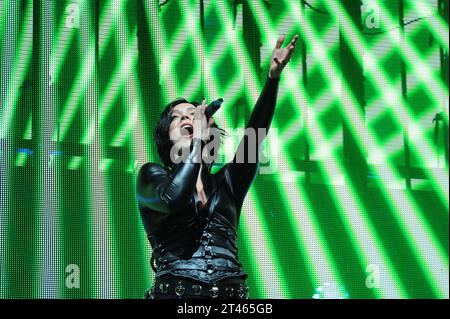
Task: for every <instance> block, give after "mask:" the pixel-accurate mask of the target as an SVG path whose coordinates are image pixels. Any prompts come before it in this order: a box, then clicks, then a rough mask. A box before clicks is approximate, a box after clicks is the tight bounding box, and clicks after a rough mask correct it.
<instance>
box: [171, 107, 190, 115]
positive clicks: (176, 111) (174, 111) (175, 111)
mask: <svg viewBox="0 0 450 319" xmlns="http://www.w3.org/2000/svg"><path fill="white" fill-rule="evenodd" d="M194 110H195V107H193V106H190V107H189V108H188V112H190V111H194ZM173 113H178V114H181V112H180V111H178V110H173V111H172V114H173Z"/></svg>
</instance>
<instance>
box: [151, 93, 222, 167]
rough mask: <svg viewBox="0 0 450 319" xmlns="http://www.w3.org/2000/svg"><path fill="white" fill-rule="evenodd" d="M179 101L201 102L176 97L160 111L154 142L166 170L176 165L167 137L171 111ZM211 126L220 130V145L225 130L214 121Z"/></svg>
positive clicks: (170, 142)
mask: <svg viewBox="0 0 450 319" xmlns="http://www.w3.org/2000/svg"><path fill="white" fill-rule="evenodd" d="M181 103H189V104H192V105H194V106H195V107H197V106H199V105H201V103H199V102H189V101H187V100H186V99H184V98H177V99H176V100H174V101H172V102H170V103H169V104H167V105H166V107H165V108H164V110H163V111H162V113H161V117H160V119H159V121H158V124H157V125H156V129H155V142H156V147H157V150H158V155H159V157H160V158H161V161H162V163H163V166H164V167H165V168H166V169H168V170H172V169H173V168H174V167H175V166H176V164H174V163H173V162H172V160H171V158H170V149H171V148H172V146H173V143H172V141H171V140H170V137H169V128H170V123H171V116H172V111H173V109H174V108H175V106H177V105H178V104H181ZM207 120H208V121H209V117H207ZM211 128H215V129H217V130H219V131H220V135H219V139H220V140H219V145H220V144H221V142H222V137H223V136H226V135H227V132H226V131H225V130H224V129H222V128H220V127H219V126H218V125H217V124H216V123H215V122H214V124H213V125H212V126H211ZM207 142H209V141H207ZM212 165H213V163H211V164H209V165H208V169H211V166H212Z"/></svg>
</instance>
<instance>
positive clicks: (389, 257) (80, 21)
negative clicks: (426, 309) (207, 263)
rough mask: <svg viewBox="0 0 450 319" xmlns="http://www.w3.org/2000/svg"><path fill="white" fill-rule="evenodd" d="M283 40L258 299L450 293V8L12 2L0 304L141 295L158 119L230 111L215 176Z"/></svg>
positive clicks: (255, 251) (2, 34)
mask: <svg viewBox="0 0 450 319" xmlns="http://www.w3.org/2000/svg"><path fill="white" fill-rule="evenodd" d="M280 33H285V34H286V37H287V39H289V40H290V39H291V38H292V37H293V36H294V35H295V34H299V35H300V39H299V41H298V42H297V46H296V49H295V52H294V54H293V56H292V59H291V61H290V62H289V64H288V65H287V67H286V69H285V70H284V71H283V74H282V76H281V82H280V86H279V91H278V99H277V108H276V112H275V116H274V119H273V122H272V126H271V129H270V132H269V136H268V138H267V139H266V141H265V142H264V154H263V155H264V158H263V159H262V160H261V163H262V164H261V169H260V172H259V174H258V176H257V178H256V179H255V181H254V183H253V185H252V187H251V189H250V191H249V193H248V195H247V197H246V200H245V203H244V205H243V208H242V214H241V219H240V224H239V240H238V246H239V257H240V260H241V262H242V264H243V266H244V271H246V272H247V273H248V274H249V277H248V279H247V281H248V284H249V286H250V297H251V298H449V268H448V256H449V255H448V254H449V236H448V234H449V186H448V181H449V174H448V158H449V157H448V150H449V148H448V146H449V144H448V123H449V95H448V50H449V40H448V0H418V1H417V0H414V1H413V0H389V1H387V0H364V1H357V0H352V1H340V0H330V1H328V0H327V1H319V0H308V1H301V0H298V1H291V0H276V1H275V0H272V1H267V0H255V1H250V0H248V1H246V0H241V1H234V0H233V1H232V0H198V1H197V0H178V1H177V0H166V1H162V0H160V1H152V0H58V1H48V0H34V1H33V0H0V43H1V46H0V151H1V152H0V298H143V296H144V292H145V291H146V290H147V289H148V288H150V287H151V285H152V283H153V277H154V273H153V271H152V269H151V267H150V256H151V249H150V245H149V243H148V241H147V238H146V234H145V232H144V228H143V226H142V223H141V220H140V215H139V211H138V208H137V201H136V197H135V181H136V175H137V172H138V169H139V168H140V167H141V166H142V165H143V164H144V163H146V162H159V158H158V155H157V152H156V145H155V142H154V136H153V132H154V128H155V125H156V123H157V121H158V119H159V116H160V113H161V111H162V110H163V108H164V106H165V105H166V104H167V103H168V102H170V101H172V100H174V99H175V98H177V97H185V98H187V99H188V100H195V101H200V100H201V98H202V97H203V96H204V97H206V99H207V101H212V100H214V99H217V98H219V97H222V98H223V99H224V103H223V105H222V107H221V109H220V110H219V111H218V112H217V113H216V115H215V119H216V122H217V123H218V124H219V125H220V127H222V128H224V129H225V130H227V131H228V132H229V133H230V134H229V137H227V138H226V139H225V141H224V143H223V144H222V152H221V153H220V156H219V160H218V161H217V163H216V164H217V165H216V166H215V167H214V168H213V170H214V171H217V170H218V169H220V167H221V166H222V165H224V164H225V163H227V162H228V161H230V160H231V159H232V157H233V155H234V152H235V151H236V148H237V146H238V142H239V140H240V137H241V136H242V134H243V132H242V131H240V130H241V129H243V128H244V127H245V123H246V121H247V120H248V119H249V116H250V112H251V110H252V107H253V106H254V104H255V102H256V100H257V99H258V96H259V93H260V92H261V89H262V87H263V85H264V81H265V78H266V76H267V73H268V66H269V59H270V54H271V51H272V49H273V47H274V45H275V42H276V39H277V38H278V36H279V34H280ZM287 41H288V40H287ZM287 41H286V42H287Z"/></svg>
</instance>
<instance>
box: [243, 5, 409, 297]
mask: <svg viewBox="0 0 450 319" xmlns="http://www.w3.org/2000/svg"><path fill="white" fill-rule="evenodd" d="M286 5H288V4H287V3H286ZM251 7H252V11H253V12H256V13H257V15H258V13H259V14H260V15H262V14H264V11H263V10H261V9H259V10H257V9H256V8H255V6H254V5H251ZM289 7H290V10H289V11H290V12H291V14H292V16H293V17H297V18H296V20H295V21H297V23H299V24H300V26H299V29H300V30H301V31H302V34H303V35H304V39H305V40H306V41H307V42H308V44H310V45H311V47H314V46H313V45H316V47H317V51H318V52H320V54H322V55H323V57H325V56H326V55H328V50H327V49H326V48H324V47H323V46H322V45H321V42H320V41H319V42H318V41H317V39H318V38H320V37H319V36H318V34H317V33H316V32H314V30H313V29H312V27H311V24H310V23H308V22H306V21H307V18H306V17H305V15H304V14H303V13H302V11H301V10H300V8H299V6H298V5H297V4H293V3H290V5H289ZM265 20H266V19H265V18H261V17H260V18H259V19H258V21H265ZM260 28H262V25H261V26H260ZM305 30H307V31H305ZM275 38H276V37H275V35H273V34H272V35H271V39H275ZM312 39H314V40H312ZM319 46H320V49H319ZM313 53H314V52H313ZM328 60H330V58H329V57H328ZM320 70H321V72H324V73H325V71H324V70H330V68H328V67H327V66H323V67H322V68H321V69H320ZM334 70H335V68H333V69H332V70H330V71H334ZM285 73H287V76H288V78H290V77H291V78H295V77H296V76H293V74H292V72H291V71H290V68H287V70H285ZM324 76H326V75H325V74H324ZM327 78H328V77H327ZM332 79H334V80H332ZM336 79H339V77H337V75H334V76H332V77H330V78H328V80H329V81H330V82H329V83H334V82H333V81H336ZM286 82H287V85H288V86H290V87H291V92H293V93H294V94H293V102H294V103H295V101H303V103H305V104H306V106H305V108H306V109H307V110H308V111H307V112H308V113H309V114H311V112H313V111H314V109H313V108H311V107H310V106H309V103H308V99H307V98H306V95H305V93H303V90H302V89H301V90H300V91H299V90H298V88H296V87H295V88H294V87H293V84H292V81H286ZM333 90H336V88H332V90H330V91H332V92H333ZM296 92H298V94H300V96H297V93H296ZM334 92H335V91H334ZM335 93H336V92H335ZM306 123H307V124H309V123H308V121H306ZM318 126H319V127H320V125H318ZM306 128H308V125H306ZM313 132H315V133H316V134H314V137H315V138H316V137H318V140H319V141H320V142H319V143H317V144H319V145H321V148H322V149H323V150H324V151H325V153H326V152H329V151H330V150H331V148H330V146H327V142H326V141H325V139H324V138H322V134H321V129H319V130H318V131H313ZM309 136H313V135H309ZM312 142H314V143H315V142H317V141H312ZM319 163H320V165H321V167H322V171H323V172H324V173H325V174H326V175H328V176H330V177H332V176H334V175H336V173H337V174H339V173H340V174H341V175H342V176H344V177H345V176H346V174H345V173H344V172H345V170H344V169H343V168H342V167H340V165H339V162H337V161H335V160H331V161H329V162H327V163H328V164H327V165H324V163H323V162H319ZM343 187H344V188H345V187H348V188H349V193H350V194H352V193H354V189H353V188H352V186H351V184H350V183H348V186H347V184H345V183H344V185H343ZM329 189H330V191H331V193H332V194H333V195H334V197H335V199H336V201H337V202H339V201H340V202H341V203H342V204H343V205H337V207H338V208H342V207H348V206H349V205H350V206H349V208H348V209H346V210H342V209H339V212H340V213H341V217H342V218H343V221H344V225H345V226H347V231H348V232H349V233H350V234H351V233H355V234H356V235H357V236H356V237H358V238H355V236H350V238H353V239H355V240H357V241H355V242H354V243H353V244H354V245H355V247H360V251H361V252H363V253H364V254H365V255H366V256H367V257H365V258H363V257H362V256H361V255H359V256H360V258H361V259H360V261H361V264H362V265H365V261H369V260H371V258H369V256H370V255H372V254H373V252H376V253H377V255H378V256H380V257H378V258H377V259H378V261H377V262H378V263H380V262H381V263H384V262H385V261H387V262H389V259H387V258H386V256H387V255H386V253H385V252H384V250H382V249H379V250H373V249H372V250H370V248H372V247H381V246H380V245H379V243H380V240H379V239H378V238H377V237H374V235H373V234H376V233H374V232H369V231H368V230H370V229H373V226H372V224H371V223H370V221H369V219H368V218H367V216H366V212H365V210H364V209H363V207H361V206H360V205H359V203H358V202H356V201H354V200H353V198H352V197H349V198H348V200H350V202H349V203H345V202H343V201H342V198H340V197H339V196H338V194H337V193H336V190H335V188H334V187H329ZM355 207H356V208H358V209H357V210H355ZM354 211H357V212H359V214H357V215H355V216H353V218H349V217H350V216H347V214H349V213H352V212H354ZM360 214H362V215H361V216H360ZM354 218H357V219H360V218H362V219H361V221H360V222H359V223H358V225H359V226H363V227H357V228H353V227H352V226H351V225H352V224H353V223H354ZM361 228H363V229H367V230H366V231H361ZM368 242H373V243H374V244H373V245H371V246H366V245H367V243H368ZM375 243H377V244H375ZM365 246H366V248H364V247H365ZM381 256H382V257H383V258H382V257H381ZM383 268H384V269H386V270H387V272H388V273H390V275H389V277H391V279H390V281H389V286H390V287H389V289H388V291H385V292H384V293H383V294H388V293H389V292H390V291H392V292H394V295H397V296H400V295H403V294H404V293H403V291H402V290H403V289H400V290H398V289H397V287H401V285H400V281H399V280H398V279H397V278H398V276H397V275H396V273H395V271H393V269H391V267H389V266H385V267H383ZM394 283H395V284H394ZM376 293H378V291H376Z"/></svg>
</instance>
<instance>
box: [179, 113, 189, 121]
mask: <svg viewBox="0 0 450 319" xmlns="http://www.w3.org/2000/svg"><path fill="white" fill-rule="evenodd" d="M184 119H189V120H190V119H191V118H190V116H189V115H187V114H185V115H182V116H181V121H183V120H184Z"/></svg>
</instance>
